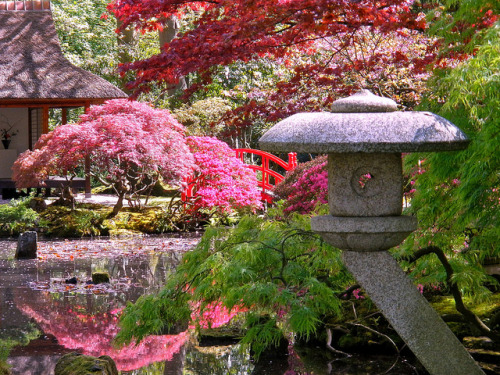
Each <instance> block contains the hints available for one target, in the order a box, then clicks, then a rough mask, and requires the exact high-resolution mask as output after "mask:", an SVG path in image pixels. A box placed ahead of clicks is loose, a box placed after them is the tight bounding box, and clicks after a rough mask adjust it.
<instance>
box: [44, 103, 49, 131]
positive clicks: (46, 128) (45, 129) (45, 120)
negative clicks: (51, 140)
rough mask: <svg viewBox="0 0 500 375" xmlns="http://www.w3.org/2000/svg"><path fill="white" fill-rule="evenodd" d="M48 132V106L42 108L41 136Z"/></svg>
mask: <svg viewBox="0 0 500 375" xmlns="http://www.w3.org/2000/svg"><path fill="white" fill-rule="evenodd" d="M48 132H49V106H43V107H42V134H47V133H48Z"/></svg>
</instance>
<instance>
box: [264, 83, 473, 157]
mask: <svg viewBox="0 0 500 375" xmlns="http://www.w3.org/2000/svg"><path fill="white" fill-rule="evenodd" d="M332 107H333V109H334V110H335V111H337V112H336V113H330V112H313V113H297V114H295V115H292V116H290V117H288V118H286V119H284V120H282V121H280V122H278V123H277V124H276V125H274V126H273V127H272V128H271V129H269V130H268V131H267V132H266V133H265V134H264V135H263V136H262V137H261V138H260V140H259V143H260V147H261V149H263V150H266V151H274V152H289V151H295V152H308V153H318V154H327V153H347V152H364V153H376V152H382V153H384V152H392V153H402V152H420V151H452V150H461V149H464V148H466V147H467V145H468V143H469V140H468V139H467V136H466V135H465V134H464V133H463V132H462V131H461V130H460V129H459V128H458V127H456V126H455V125H454V124H452V123H451V122H450V121H448V120H446V119H445V118H443V117H441V116H438V115H436V114H434V113H430V112H403V111H396V110H395V109H396V108H395V107H396V103H395V102H394V101H393V100H391V99H388V98H382V97H379V96H376V95H373V94H372V93H370V92H369V91H367V90H363V91H362V92H361V93H357V94H354V95H352V96H350V97H348V98H343V99H339V100H338V101H336V102H334V103H333V105H332ZM347 110H348V111H349V112H346V111H347Z"/></svg>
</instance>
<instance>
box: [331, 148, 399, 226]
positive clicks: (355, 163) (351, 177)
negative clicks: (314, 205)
mask: <svg viewBox="0 0 500 375" xmlns="http://www.w3.org/2000/svg"><path fill="white" fill-rule="evenodd" d="M402 202H403V167H402V162H401V154H362V153H357V154H351V153H349V154H337V153H336V154H330V155H328V204H329V205H330V213H331V214H332V215H333V216H395V215H401V210H402Z"/></svg>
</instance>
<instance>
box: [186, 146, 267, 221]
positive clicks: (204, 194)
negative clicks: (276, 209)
mask: <svg viewBox="0 0 500 375" xmlns="http://www.w3.org/2000/svg"><path fill="white" fill-rule="evenodd" d="M187 144H188V146H189V148H190V150H191V152H192V153H193V156H194V160H195V164H196V169H195V171H194V178H193V179H192V181H191V182H190V183H191V184H194V196H193V199H192V200H193V207H192V209H194V210H199V209H200V208H208V209H215V210H216V212H217V213H222V214H224V213H229V212H231V211H232V210H234V209H242V208H244V207H248V208H250V209H253V210H255V209H257V208H261V207H262V202H261V201H260V196H261V194H260V190H259V188H258V185H257V178H256V176H255V173H254V172H253V171H252V170H251V169H250V168H248V167H247V166H246V165H245V164H244V163H243V162H242V161H241V160H240V159H238V158H237V157H236V153H235V152H234V151H233V150H232V149H231V148H229V146H228V145H227V144H226V143H224V142H222V141H219V140H217V139H216V138H212V137H188V138H187Z"/></svg>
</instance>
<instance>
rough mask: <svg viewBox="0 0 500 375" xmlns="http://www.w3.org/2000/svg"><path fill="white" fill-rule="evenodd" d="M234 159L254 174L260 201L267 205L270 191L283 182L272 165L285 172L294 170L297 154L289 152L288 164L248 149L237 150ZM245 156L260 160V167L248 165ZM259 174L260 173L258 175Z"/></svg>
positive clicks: (281, 176)
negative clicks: (259, 191)
mask: <svg viewBox="0 0 500 375" xmlns="http://www.w3.org/2000/svg"><path fill="white" fill-rule="evenodd" d="M234 151H236V157H238V158H239V159H240V160H241V161H242V162H243V163H245V164H247V166H248V167H249V168H250V169H252V170H253V171H255V172H256V174H257V180H258V185H259V187H260V188H261V190H262V192H261V194H262V200H263V201H265V202H267V203H272V201H273V197H272V195H271V193H270V190H272V189H273V188H274V186H276V185H277V184H279V183H280V182H281V181H283V178H285V177H284V175H282V174H281V173H279V172H277V171H276V170H275V169H273V168H272V167H273V163H274V164H275V165H277V166H280V167H281V168H283V170H284V171H285V172H287V171H289V170H291V169H293V168H295V167H296V166H297V153H295V152H290V153H289V154H288V162H285V161H284V160H283V159H280V158H279V157H277V156H275V155H273V154H270V153H269V152H265V151H261V150H254V149H250V148H237V149H235V150H234ZM246 155H252V156H253V155H256V156H257V157H259V158H260V165H256V164H248V163H247V161H246V160H245V156H246ZM259 172H260V173H259Z"/></svg>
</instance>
